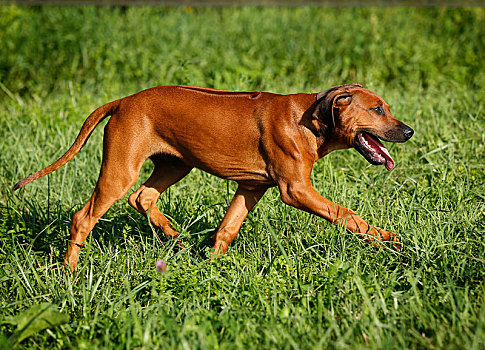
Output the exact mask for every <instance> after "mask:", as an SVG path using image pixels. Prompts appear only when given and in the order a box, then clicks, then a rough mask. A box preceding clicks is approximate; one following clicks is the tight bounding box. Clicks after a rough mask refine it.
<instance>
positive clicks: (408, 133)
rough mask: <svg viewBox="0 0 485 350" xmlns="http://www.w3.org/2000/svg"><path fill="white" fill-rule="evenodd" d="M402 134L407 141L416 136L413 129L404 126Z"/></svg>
mask: <svg viewBox="0 0 485 350" xmlns="http://www.w3.org/2000/svg"><path fill="white" fill-rule="evenodd" d="M402 133H403V134H404V136H405V137H406V139H408V140H409V139H410V138H411V137H412V136H413V135H414V130H413V129H411V128H410V127H409V126H407V125H404V126H403V128H402Z"/></svg>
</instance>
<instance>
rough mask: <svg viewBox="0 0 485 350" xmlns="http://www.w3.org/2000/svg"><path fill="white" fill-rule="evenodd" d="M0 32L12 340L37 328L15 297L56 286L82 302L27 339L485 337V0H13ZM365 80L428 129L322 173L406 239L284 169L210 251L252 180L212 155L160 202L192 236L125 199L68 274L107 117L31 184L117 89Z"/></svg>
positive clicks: (44, 342) (120, 342) (317, 179)
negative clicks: (362, 231) (464, 0)
mask: <svg viewBox="0 0 485 350" xmlns="http://www.w3.org/2000/svg"><path fill="white" fill-rule="evenodd" d="M0 52H1V54H0V79H1V84H0V165H1V166H0V208H1V209H0V210H1V213H0V310H1V312H0V348H2V347H3V348H10V347H11V345H12V344H13V343H14V342H15V340H16V339H19V338H16V337H18V336H19V335H20V334H21V333H22V332H21V331H16V323H15V321H14V320H15V319H14V318H13V317H14V316H15V315H17V317H23V315H25V313H24V312H25V310H27V309H29V308H30V307H33V306H36V305H41V304H42V303H46V302H47V303H52V304H55V305H57V307H58V310H59V311H60V312H62V313H63V314H66V315H68V316H69V321H68V322H67V323H65V322H62V324H61V325H60V326H52V327H50V328H49V329H44V330H40V329H39V330H38V331H36V332H34V334H32V335H31V336H29V337H27V339H25V340H23V341H22V342H21V343H20V344H19V345H18V346H17V347H19V348H21V347H25V348H89V349H91V348H106V349H113V348H147V349H151V348H164V349H174V348H176V349H178V348H180V349H214V348H224V349H226V348H228V349H232V348H234V349H239V348H257V349H261V348H267V349H273V348H283V349H320V348H371V349H374V348H383V349H388V348H389V349H394V348H401V349H403V348H406V349H407V348H440V349H441V348H449V349H456V348H462V349H483V348H484V347H485V302H484V296H485V286H484V282H483V279H484V275H485V274H484V271H485V242H484V238H483V237H484V234H485V220H484V214H485V201H484V199H485V195H484V193H485V172H484V168H485V162H484V159H485V146H484V145H485V118H484V107H485V106H484V104H485V90H484V89H483V86H484V85H485V69H483V57H484V54H485V11H484V9H419V10H417V9H403V8H400V9H399V8H381V9H363V8H362V9H347V8H346V9H329V8H322V9H318V8H296V9H285V8H279V9H272V8H267V9H257V8H226V9H221V8H216V9H206V8H172V9H166V8H144V7H139V8H127V9H118V8H102V7H100V8H95V7H62V8H58V7H39V8H36V7H34V8H29V7H15V6H3V7H0ZM351 82H360V83H363V84H364V85H365V86H366V87H368V88H371V89H373V90H375V91H376V92H377V93H378V94H379V95H381V96H382V97H384V98H385V99H386V100H387V101H388V102H389V103H390V105H391V107H392V112H393V114H394V115H395V116H396V117H398V118H399V119H401V120H403V121H404V122H406V123H407V124H409V125H410V126H412V127H413V128H414V129H415V131H416V134H415V136H414V137H413V138H412V139H411V140H410V141H409V142H407V143H406V144H393V145H390V146H389V150H390V152H391V154H393V156H394V159H395V160H396V162H397V166H396V168H395V169H394V170H393V171H392V172H387V171H386V170H385V169H384V168H383V167H374V166H371V165H369V164H368V163H367V162H366V161H365V160H364V159H363V158H362V157H361V156H360V155H359V154H358V153H357V152H355V151H353V150H347V151H340V152H335V153H332V154H331V155H329V156H328V157H326V158H324V159H323V160H321V161H320V162H318V163H317V164H316V166H315V169H314V172H313V175H312V177H313V179H312V180H313V184H314V186H315V188H316V189H317V190H318V191H319V192H320V193H322V194H323V195H324V196H326V197H327V198H329V199H331V200H333V201H335V202H337V203H339V204H342V205H344V206H347V207H350V208H352V209H354V210H355V211H357V212H358V213H359V214H360V215H361V216H362V217H363V218H364V219H366V220H367V221H368V222H370V223H372V224H375V225H378V226H381V227H383V228H386V229H388V230H392V231H395V232H398V233H399V234H400V236H401V237H402V239H403V242H404V249H403V250H402V251H401V252H400V253H397V252H394V251H392V250H388V249H386V250H376V249H374V248H372V247H369V246H368V245H366V244H365V243H364V242H363V241H361V240H360V239H359V238H357V237H356V236H355V235H353V234H350V233H348V232H346V231H345V230H343V229H341V228H339V227H337V226H334V225H331V224H329V223H327V222H325V221H324V220H322V219H319V218H317V217H313V216H311V215H309V214H306V213H303V212H301V211H298V210H296V209H293V208H290V207H288V206H285V205H284V204H283V203H282V202H281V200H280V199H279V195H278V192H277V190H276V189H272V190H271V191H269V192H268V193H267V194H266V195H265V197H264V198H263V200H262V201H261V202H260V203H259V204H258V205H257V207H256V208H255V209H254V211H253V212H252V213H251V214H250V215H249V217H248V218H247V219H246V221H245V223H244V225H243V228H242V230H241V232H240V234H239V236H238V237H237V239H236V240H235V241H234V242H233V244H232V245H231V247H230V249H229V251H228V253H227V255H226V256H224V257H223V258H220V259H218V260H215V261H212V262H208V261H207V255H208V254H209V252H210V250H209V248H208V247H209V246H210V243H209V237H210V235H211V234H212V232H213V230H215V229H216V228H217V225H218V224H219V222H220V221H221V220H222V217H223V215H224V213H225V210H226V209H227V207H228V204H229V202H230V200H231V196H232V193H233V192H234V190H235V184H233V183H229V182H227V181H224V180H220V179H217V178H214V177H212V176H210V175H208V174H205V173H202V172H199V171H193V172H192V173H191V174H190V175H189V176H188V177H187V178H186V179H184V180H183V181H182V182H180V183H179V184H177V185H175V186H174V187H173V188H171V189H170V190H169V191H168V192H167V193H165V194H164V195H163V196H162V198H161V199H160V201H159V206H160V208H162V210H163V211H164V213H166V214H167V216H169V217H170V218H172V219H173V223H174V225H175V227H176V228H177V229H179V230H180V232H181V239H182V240H183V242H184V244H185V249H183V250H177V249H176V248H175V247H174V244H173V243H172V242H171V241H169V240H164V239H163V238H162V240H161V241H160V240H159V238H158V237H159V236H160V237H161V236H163V235H162V233H161V232H159V231H158V230H153V229H152V227H150V225H149V223H148V222H147V221H146V219H144V218H143V217H142V216H140V215H139V214H138V213H136V212H135V211H134V210H133V209H131V207H129V205H128V204H127V202H126V198H125V199H124V200H122V201H119V202H118V203H116V204H115V205H114V206H113V207H112V208H111V209H110V210H109V211H108V213H107V214H106V215H105V216H104V218H103V220H102V221H101V222H100V223H99V224H98V225H97V226H96V227H95V229H94V231H93V233H92V234H91V235H90V237H89V239H88V242H87V244H86V246H85V248H83V251H82V254H81V259H80V264H79V265H78V269H77V271H76V273H75V274H74V275H72V276H70V275H67V274H65V270H64V269H63V268H62V257H63V256H62V255H63V254H64V249H65V247H66V239H67V237H68V231H69V227H70V220H71V217H72V214H74V213H75V212H76V210H78V209H79V208H80V207H81V206H82V205H83V204H84V203H85V202H86V201H87V199H88V198H89V196H90V194H91V191H92V189H93V187H94V184H95V182H96V179H97V175H98V171H99V164H100V162H101V142H102V128H101V127H99V128H98V130H97V131H96V132H95V133H94V134H93V136H92V137H91V139H90V141H89V143H88V144H87V145H86V147H85V148H84V149H83V150H82V152H81V153H80V154H79V155H78V156H77V157H76V158H75V159H74V160H73V161H71V162H70V163H69V164H68V165H67V166H65V167H64V168H61V169H60V170H58V171H57V172H56V173H53V174H52V175H49V176H48V177H47V178H43V179H41V180H38V181H36V182H33V183H31V184H29V185H28V186H27V187H26V188H25V189H23V190H21V191H19V192H18V193H17V192H16V193H12V192H11V188H12V186H13V185H14V184H15V183H16V182H17V181H18V180H20V179H21V178H23V177H25V176H27V175H28V174H30V173H31V172H33V171H36V170H39V169H40V168H42V167H44V166H46V165H48V164H50V163H51V162H52V161H53V160H55V159H57V158H56V157H58V156H60V155H61V154H62V153H64V152H65V150H66V149H67V148H68V147H69V146H70V144H71V142H72V141H73V140H74V138H75V137H76V135H77V133H78V131H79V128H80V126H81V124H82V121H83V120H84V118H85V117H86V116H87V115H88V114H89V113H90V112H91V111H92V110H94V109H95V108H96V107H97V106H99V105H101V104H104V103H106V102H108V101H110V100H113V99H116V98H119V97H122V96H125V95H128V94H131V93H134V92H136V91H139V90H141V89H144V88H147V87H150V86H155V85H166V84H179V83H181V84H191V85H200V86H209V87H217V88H224V89H231V90H265V91H272V92H279V93H292V92H316V91H321V90H324V89H327V88H328V87H330V86H333V85H337V84H343V83H351ZM150 170H151V164H149V163H147V164H146V165H145V166H144V168H143V170H142V172H141V175H140V179H139V181H138V183H137V185H139V184H141V183H142V182H143V181H144V180H145V179H146V178H147V176H148V175H149V173H150ZM157 259H164V260H165V261H167V263H168V266H169V267H168V271H167V272H166V273H164V274H162V275H161V274H158V273H157V272H156V271H155V262H156V260H157ZM42 305H44V304H42ZM52 320H54V316H52ZM32 324H35V320H33V321H32ZM32 324H31V325H32ZM44 328H45V327H44ZM23 334H26V333H23Z"/></svg>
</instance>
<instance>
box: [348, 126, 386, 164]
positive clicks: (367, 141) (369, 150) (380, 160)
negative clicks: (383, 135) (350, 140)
mask: <svg viewBox="0 0 485 350" xmlns="http://www.w3.org/2000/svg"><path fill="white" fill-rule="evenodd" d="M355 149H357V151H359V152H360V154H362V155H363V156H364V158H365V159H367V161H368V162H369V163H371V164H374V165H380V164H384V165H385V166H386V169H387V170H392V168H394V160H393V159H392V157H391V155H390V154H389V151H388V150H387V148H386V147H384V145H383V144H382V143H381V141H379V139H378V138H377V136H374V135H372V134H370V133H368V132H365V131H361V132H359V133H358V134H357V136H356V138H355Z"/></svg>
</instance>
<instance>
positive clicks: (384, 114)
mask: <svg viewBox="0 0 485 350" xmlns="http://www.w3.org/2000/svg"><path fill="white" fill-rule="evenodd" d="M313 117H314V118H315V119H318V120H319V121H321V122H323V123H324V124H325V125H326V126H327V128H328V131H329V135H330V138H329V140H328V142H331V143H332V145H331V148H332V149H338V148H350V147H354V148H355V149H356V150H357V151H359V152H360V153H361V154H362V155H363V156H364V158H365V159H367V161H368V162H369V163H371V164H374V165H380V164H385V166H386V169H387V170H391V169H392V168H394V160H393V159H392V157H391V155H390V154H389V152H388V151H387V149H386V147H384V145H383V144H382V143H381V142H380V141H379V139H380V140H383V141H387V142H405V141H407V140H409V139H410V138H411V136H413V134H414V131H413V129H411V128H410V127H409V126H407V125H406V124H404V123H402V122H401V121H399V120H397V119H396V118H394V117H393V116H392V115H391V112H390V111H389V105H388V104H387V103H386V101H384V100H383V99H382V98H381V97H379V96H378V95H377V94H375V93H374V92H372V91H370V90H367V89H364V88H363V87H362V86H361V85H358V84H351V85H340V86H336V87H333V88H331V89H329V90H327V91H323V92H320V93H319V94H317V105H316V108H315V111H314V113H313Z"/></svg>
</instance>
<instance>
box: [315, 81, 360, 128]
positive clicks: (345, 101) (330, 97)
mask: <svg viewBox="0 0 485 350" xmlns="http://www.w3.org/2000/svg"><path fill="white" fill-rule="evenodd" d="M361 87H362V85H360V84H348V85H339V86H334V87H333V88H330V89H328V90H326V91H322V92H319V93H318V94H317V96H316V99H317V105H316V107H315V110H314V111H313V114H312V115H313V118H314V119H317V120H320V121H322V122H324V123H325V124H327V125H328V126H330V125H333V126H335V116H334V113H333V109H334V108H335V107H344V106H348V105H349V104H351V103H352V93H351V90H352V89H354V88H361Z"/></svg>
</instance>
